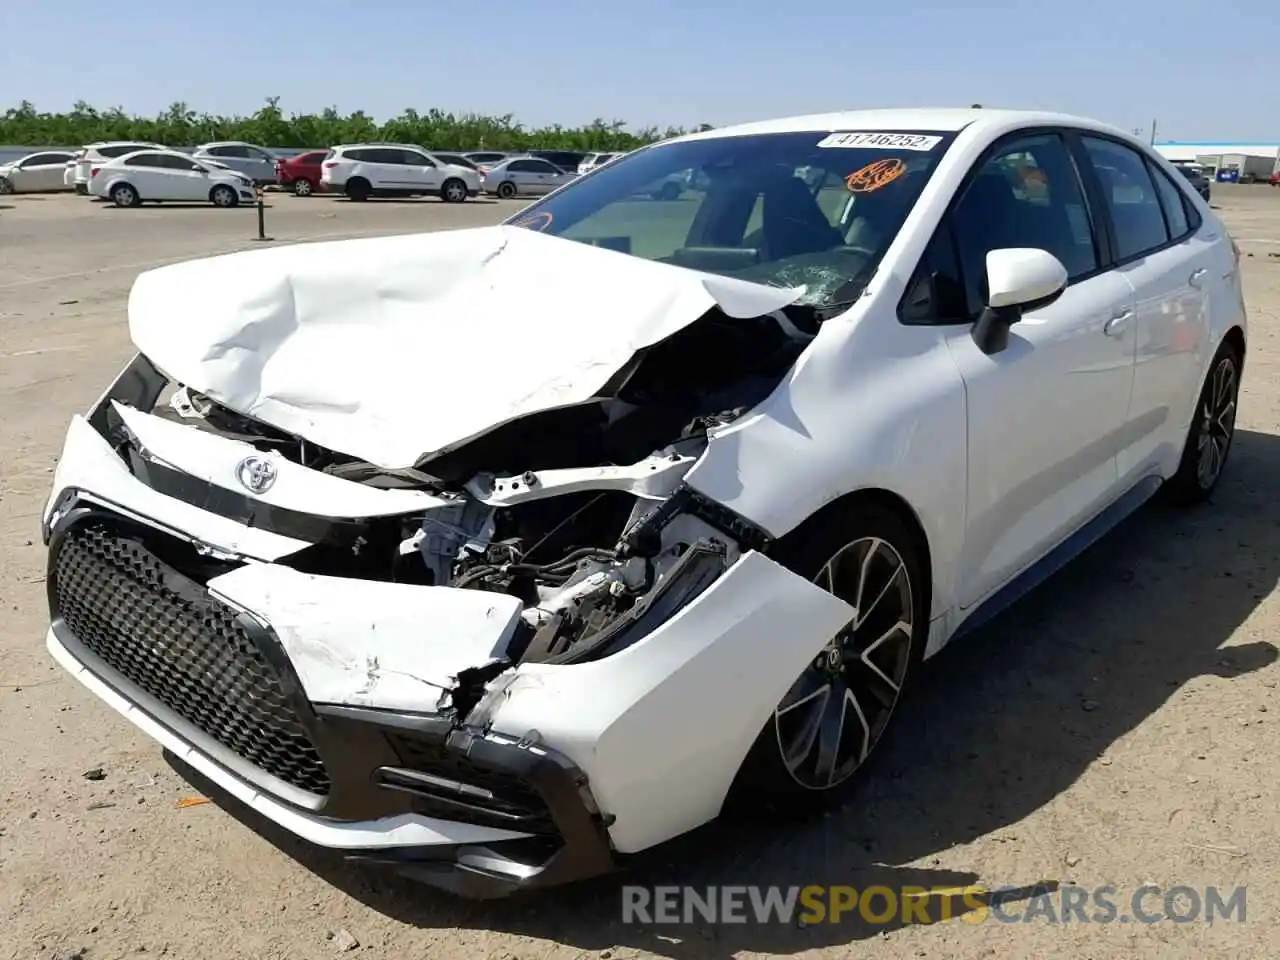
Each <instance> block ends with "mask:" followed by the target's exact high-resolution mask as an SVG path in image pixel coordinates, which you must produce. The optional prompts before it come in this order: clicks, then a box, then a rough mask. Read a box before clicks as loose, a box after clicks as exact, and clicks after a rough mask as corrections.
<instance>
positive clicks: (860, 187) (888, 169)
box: [844, 157, 907, 193]
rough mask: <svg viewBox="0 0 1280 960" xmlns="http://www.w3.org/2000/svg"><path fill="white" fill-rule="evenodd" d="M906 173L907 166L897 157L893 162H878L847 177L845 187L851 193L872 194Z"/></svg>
mask: <svg viewBox="0 0 1280 960" xmlns="http://www.w3.org/2000/svg"><path fill="white" fill-rule="evenodd" d="M906 172H907V165H906V164H905V163H903V162H902V161H901V160H899V159H897V158H896V157H895V158H893V159H891V160H877V161H875V163H868V164H867V165H866V166H865V167H863V168H862V169H861V170H855V171H853V173H851V174H849V175H848V176H847V177H845V178H844V185H845V186H846V187H848V188H849V192H850V193H870V192H871V191H873V190H879V189H880V188H881V187H884V186H888V185H889V184H891V183H893V181H895V180H897V179H898V178H899V177H900V176H902V175H903V174H904V173H906Z"/></svg>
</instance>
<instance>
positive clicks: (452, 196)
mask: <svg viewBox="0 0 1280 960" xmlns="http://www.w3.org/2000/svg"><path fill="white" fill-rule="evenodd" d="M444 192H445V199H447V200H448V201H449V202H450V203H461V202H462V201H463V200H465V199H467V188H466V187H464V186H463V185H462V184H460V183H458V182H457V181H456V180H454V181H451V182H450V183H448V184H446V185H445V188H444Z"/></svg>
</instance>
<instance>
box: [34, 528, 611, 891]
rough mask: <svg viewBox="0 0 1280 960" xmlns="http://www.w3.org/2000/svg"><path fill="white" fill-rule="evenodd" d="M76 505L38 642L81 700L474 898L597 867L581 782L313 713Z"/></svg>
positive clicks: (365, 853)
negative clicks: (101, 705) (45, 629)
mask: <svg viewBox="0 0 1280 960" xmlns="http://www.w3.org/2000/svg"><path fill="white" fill-rule="evenodd" d="M130 534H131V530H130V524H129V522H128V521H125V520H123V518H121V517H120V516H119V515H118V514H113V513H110V512H108V511H104V510H100V509H97V508H78V509H73V510H71V511H70V512H68V513H67V514H65V515H64V516H63V517H62V518H61V519H60V520H59V521H58V523H57V524H56V525H55V527H54V528H53V530H52V531H51V540H50V550H49V557H50V561H49V570H48V593H49V603H50V608H51V612H52V618H53V622H52V626H51V627H50V630H49V633H48V637H47V645H48V648H49V651H50V652H51V653H52V655H53V656H54V658H55V659H56V660H57V661H58V662H59V663H60V664H61V665H62V666H63V667H64V668H66V669H67V670H68V671H69V672H70V673H71V674H72V675H73V676H74V677H76V679H78V680H79V681H80V682H81V683H83V684H84V685H85V686H86V687H87V688H88V689H89V690H90V691H91V692H93V693H94V694H96V695H97V696H98V697H99V698H101V699H102V700H104V701H105V702H106V703H107V704H108V705H110V706H111V707H113V708H114V709H115V710H116V711H117V712H119V713H121V714H122V715H123V716H125V717H126V718H127V719H129V720H130V721H131V722H133V723H134V724H135V725H136V726H138V727H139V728H140V729H141V730H142V731H143V732H145V733H147V734H148V735H150V736H151V737H152V738H153V739H155V740H157V741H159V742H160V743H161V744H162V745H163V746H164V747H166V748H167V749H169V750H170V751H172V752H173V753H174V754H176V755H177V756H179V757H180V758H181V759H182V760H183V761H184V762H186V763H188V764H189V765H191V766H192V767H193V768H194V769H195V770H197V771H198V772H199V773H201V774H202V775H204V776H206V777H208V778H209V779H210V780H212V781H213V782H214V783H216V784H217V785H219V786H220V787H221V788H223V789H224V790H225V791H226V792H227V793H228V794H230V795H231V796H232V797H234V798H236V799H237V800H239V801H241V802H243V803H246V804H248V805H249V806H250V807H252V808H254V809H255V810H257V811H258V812H259V813H260V814H263V815H265V816H266V817H267V818H268V819H270V820H272V821H274V822H276V823H277V824H279V825H280V826H282V827H284V828H285V829H287V830H289V831H290V832H292V833H294V834H296V835H297V836H299V837H301V838H302V839H304V840H307V841H309V842H312V843H315V844H320V845H323V846H327V847H332V848H336V849H341V850H345V851H346V852H347V853H348V855H349V856H351V857H353V858H356V859H360V860H365V861H376V862H383V863H389V864H393V865H394V866H395V867H396V868H397V869H398V870H400V871H401V872H404V873H408V874H411V875H413V876H414V877H416V878H418V879H421V880H425V881H427V882H430V883H432V884H434V885H436V886H440V887H443V888H446V889H450V890H453V891H455V892H458V893H461V894H464V895H467V896H472V897H494V896H502V895H505V894H507V893H510V892H512V891H515V890H518V889H522V888H528V887H536V886H543V885H549V884H559V883H565V882H568V881H571V880H576V879H582V878H584V877H588V876H592V875H596V874H599V873H603V872H606V871H608V870H609V869H611V866H612V857H611V853H610V846H609V840H608V835H607V832H606V830H605V827H604V825H603V824H602V823H601V821H600V818H599V817H598V816H597V815H596V813H595V812H594V810H593V809H592V807H593V806H594V803H593V801H592V799H591V797H590V794H589V792H588V790H587V788H586V786H585V777H584V776H583V775H582V773H581V772H580V771H579V770H578V769H577V767H576V766H574V765H573V764H572V763H571V762H569V761H568V760H566V759H565V758H563V757H562V756H560V755H559V754H557V753H555V752H554V751H551V750H549V749H547V748H545V747H541V746H536V745H533V744H527V743H521V742H520V741H517V740H514V739H511V738H506V737H500V736H494V735H478V734H474V733H471V732H468V731H464V730H460V729H456V728H454V726H453V725H452V724H451V723H450V722H449V721H448V720H446V719H444V718H442V717H439V716H432V715H429V714H413V713H408V712H399V711H388V710H376V709H369V708H361V707H345V706H326V705H322V704H312V703H311V702H310V701H309V700H308V699H307V698H306V696H305V695H304V694H303V692H302V688H301V685H300V683H299V681H298V678H297V676H296V674H295V673H294V671H293V669H292V667H291V665H290V661H289V658H288V656H287V654H286V653H285V650H284V648H283V647H282V646H281V644H280V641H279V639H278V637H277V636H276V635H275V634H274V632H273V631H271V630H270V629H268V628H264V627H263V626H262V625H261V624H258V623H256V622H254V621H253V620H252V619H250V618H248V617H246V616H244V615H239V614H237V613H236V612H235V611H233V610H231V609H230V608H228V607H225V606H223V605H222V604H220V603H219V602H218V601H217V600H216V599H214V598H213V597H211V595H210V594H209V593H208V591H207V590H206V589H205V588H204V587H202V586H201V585H200V584H198V583H196V582H195V581H193V580H190V579H188V578H187V577H185V576H184V575H183V574H182V573H181V572H180V571H179V570H177V569H176V568H175V567H174V566H172V565H170V564H169V563H167V562H166V561H165V560H164V559H163V558H161V557H159V556H158V555H156V554H155V553H152V552H151V551H149V550H147V549H146V547H145V546H144V545H143V544H142V542H140V540H138V539H136V538H133V537H131V535H130Z"/></svg>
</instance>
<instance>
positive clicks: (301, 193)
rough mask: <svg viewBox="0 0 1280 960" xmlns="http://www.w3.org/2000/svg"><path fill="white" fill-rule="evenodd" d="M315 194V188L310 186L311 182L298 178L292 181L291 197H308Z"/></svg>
mask: <svg viewBox="0 0 1280 960" xmlns="http://www.w3.org/2000/svg"><path fill="white" fill-rule="evenodd" d="M315 192H316V188H315V187H313V186H312V185H311V181H310V180H307V179H305V178H303V177H299V178H298V179H297V180H295V181H293V195H294V196H295V197H309V196H311V195H312V194H313V193H315Z"/></svg>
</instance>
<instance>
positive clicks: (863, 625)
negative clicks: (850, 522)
mask: <svg viewBox="0 0 1280 960" xmlns="http://www.w3.org/2000/svg"><path fill="white" fill-rule="evenodd" d="M814 582H815V583H816V584H817V585H818V586H820V587H822V588H823V589H825V590H827V591H829V592H830V593H832V594H834V595H835V596H838V597H840V598H841V599H842V600H844V601H845V602H846V603H848V604H849V605H850V606H851V607H853V609H854V611H855V613H854V617H853V619H852V620H850V621H849V623H848V624H846V625H845V626H844V628H843V629H842V630H841V631H840V632H839V633H837V634H836V635H835V636H834V637H833V638H832V639H831V640H830V642H829V643H828V644H827V645H826V647H824V648H823V649H822V651H821V653H819V654H818V656H817V657H816V658H815V659H814V660H813V661H812V662H811V663H810V664H809V666H808V667H807V668H806V669H805V671H804V673H803V674H801V675H800V678H799V679H798V680H797V681H796V682H795V684H794V685H793V686H792V687H791V689H790V690H789V691H788V692H787V694H786V695H785V696H784V697H783V698H782V700H781V701H780V702H779V704H778V706H777V708H776V710H775V711H774V730H775V732H776V734H777V740H778V749H779V752H780V755H781V757H782V760H783V763H784V764H785V766H786V768H787V771H788V772H789V773H790V774H791V777H792V779H793V780H795V782H796V783H797V784H798V785H800V786H801V787H804V788H806V789H809V790H828V789H830V788H832V787H835V786H837V785H839V784H840V783H842V782H844V781H845V780H848V779H849V777H851V776H852V775H853V774H854V772H855V771H856V770H857V769H858V767H860V766H861V765H862V763H863V761H864V760H866V758H867V756H868V755H869V754H870V753H871V750H872V748H873V747H875V745H876V743H877V742H878V741H879V739H880V736H881V734H883V733H884V730H885V727H887V726H888V723H889V719H890V717H891V715H892V714H893V710H894V707H895V706H896V705H897V703H898V698H899V695H900V694H901V691H902V688H903V685H904V683H905V682H906V676H907V670H908V668H909V667H910V664H911V645H912V637H913V634H914V630H915V624H914V622H913V620H914V610H915V606H914V597H913V594H912V583H911V576H910V573H909V572H908V570H907V566H906V564H905V563H904V562H903V559H902V556H901V555H900V554H899V553H898V551H897V550H896V549H895V548H894V546H893V544H891V543H889V542H888V541H887V540H884V539H881V538H879V537H864V538H862V539H859V540H855V541H853V542H852V543H849V544H846V545H845V546H844V547H842V548H841V549H840V550H839V551H837V552H836V554H835V555H834V556H832V557H831V559H830V560H828V561H827V562H826V563H825V564H824V565H823V566H822V568H821V569H820V570H819V571H818V574H817V576H816V577H814Z"/></svg>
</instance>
